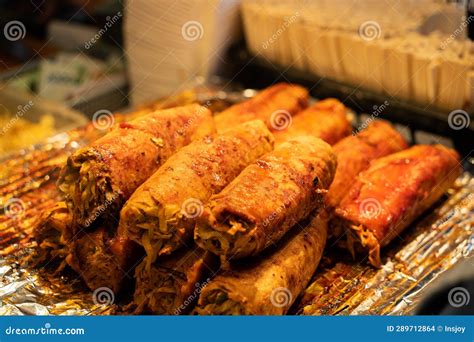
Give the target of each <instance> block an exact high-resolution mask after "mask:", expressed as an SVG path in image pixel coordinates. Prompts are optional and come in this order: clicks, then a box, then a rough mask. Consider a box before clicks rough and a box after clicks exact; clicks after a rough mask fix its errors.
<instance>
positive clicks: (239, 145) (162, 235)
mask: <svg viewBox="0 0 474 342" xmlns="http://www.w3.org/2000/svg"><path fill="white" fill-rule="evenodd" d="M272 149H273V135H272V134H271V133H270V131H269V130H268V129H267V128H266V126H265V124H264V123H263V122H262V121H260V120H254V121H250V122H246V123H243V124H241V125H238V126H237V127H235V128H233V129H230V130H227V131H225V132H224V133H222V134H219V135H217V136H215V137H208V138H205V139H204V140H202V141H196V142H194V143H192V144H190V145H188V146H186V147H184V148H182V149H181V150H180V151H178V152H177V153H176V154H175V155H174V156H173V157H171V158H170V159H169V160H168V161H167V162H166V163H165V164H164V165H163V166H162V167H161V168H160V169H159V170H158V171H157V172H156V173H155V174H153V176H151V177H150V178H149V179H148V180H147V181H146V182H145V183H144V184H143V185H142V186H140V187H139V188H138V189H137V190H136V191H135V193H134V194H133V195H132V197H131V198H130V199H129V200H128V201H127V203H126V204H125V206H124V208H123V209H122V211H121V213H120V226H119V234H120V235H121V236H127V237H129V238H131V239H133V240H134V241H136V242H137V243H139V244H140V245H142V246H144V247H145V250H146V252H147V255H148V257H149V258H148V259H149V260H150V261H151V262H153V261H154V260H155V259H156V257H157V256H158V255H163V254H169V253H171V252H172V251H174V250H176V249H178V248H179V247H181V246H183V245H184V244H186V243H187V242H189V240H192V233H193V230H194V225H195V219H196V217H197V216H198V215H199V213H200V211H201V210H202V206H203V204H204V203H205V202H207V200H208V199H209V198H210V197H211V195H213V194H215V193H218V192H219V191H221V190H222V189H223V188H224V187H225V186H226V185H227V184H228V183H229V182H230V181H232V180H233V179H234V178H235V177H236V176H237V175H238V174H239V173H240V172H241V171H242V170H243V169H244V168H245V167H246V166H247V165H248V164H250V163H252V162H254V161H255V160H256V159H257V158H258V157H260V156H262V155H263V154H265V153H267V152H269V151H271V150H272Z"/></svg>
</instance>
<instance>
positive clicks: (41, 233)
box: [33, 202, 72, 271]
mask: <svg viewBox="0 0 474 342" xmlns="http://www.w3.org/2000/svg"><path fill="white" fill-rule="evenodd" d="M71 224H72V217H71V215H70V213H69V211H68V209H67V206H66V203H65V202H58V203H56V205H54V206H53V207H52V208H51V209H50V210H48V211H46V212H44V213H43V214H42V215H41V218H40V220H39V222H38V224H37V225H36V227H35V228H34V230H33V234H34V239H35V240H36V242H37V244H38V247H37V249H36V253H35V264H37V265H42V264H44V263H48V264H49V263H51V262H54V263H55V264H56V263H57V262H59V267H58V269H57V271H60V270H62V269H63V268H64V266H65V263H64V258H65V257H66V255H67V254H68V253H69V248H68V243H67V242H68V238H67V232H68V231H70V228H69V227H70V226H71Z"/></svg>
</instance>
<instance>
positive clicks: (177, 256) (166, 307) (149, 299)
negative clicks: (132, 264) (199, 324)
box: [129, 246, 216, 315]
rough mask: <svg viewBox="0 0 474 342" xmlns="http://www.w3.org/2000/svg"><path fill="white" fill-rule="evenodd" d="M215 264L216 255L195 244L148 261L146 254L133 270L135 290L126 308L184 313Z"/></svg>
mask: <svg viewBox="0 0 474 342" xmlns="http://www.w3.org/2000/svg"><path fill="white" fill-rule="evenodd" d="M215 267H216V260H215V257H213V255H212V254H211V253H209V252H206V251H203V250H202V249H200V248H197V247H195V246H193V247H191V248H189V249H183V250H180V251H178V252H176V253H174V254H173V255H170V256H166V257H163V258H160V260H159V261H158V262H156V263H154V264H151V265H150V263H149V262H148V261H147V260H146V258H145V260H143V261H142V262H141V264H140V265H139V266H138V267H137V268H136V270H135V278H136V286H135V293H134V297H133V303H132V305H131V306H130V308H129V309H133V313H135V314H156V315H181V314H185V313H187V312H189V311H190V310H191V309H192V308H193V307H194V305H195V303H196V301H197V298H198V297H199V294H200V292H201V289H202V287H203V286H204V285H205V284H206V283H207V282H209V278H208V277H209V276H210V275H211V273H212V272H213V271H214V269H215Z"/></svg>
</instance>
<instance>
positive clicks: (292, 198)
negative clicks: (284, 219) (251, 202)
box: [263, 194, 296, 227]
mask: <svg viewBox="0 0 474 342" xmlns="http://www.w3.org/2000/svg"><path fill="white" fill-rule="evenodd" d="M295 201H296V194H291V195H290V196H288V198H287V200H286V201H285V202H284V203H282V204H281V205H280V206H279V207H278V208H276V209H275V210H274V211H272V212H271V214H270V215H268V216H267V217H266V218H265V219H264V220H263V226H264V227H267V226H269V225H270V224H271V223H272V222H273V221H274V220H275V219H276V218H277V217H278V216H279V215H280V214H281V213H282V212H284V211H285V210H286V209H287V208H288V207H289V206H290V205H291V203H292V202H295Z"/></svg>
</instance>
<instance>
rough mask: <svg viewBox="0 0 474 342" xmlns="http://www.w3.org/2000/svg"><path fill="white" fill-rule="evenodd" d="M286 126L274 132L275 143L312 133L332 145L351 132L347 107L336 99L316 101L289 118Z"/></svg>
mask: <svg viewBox="0 0 474 342" xmlns="http://www.w3.org/2000/svg"><path fill="white" fill-rule="evenodd" d="M286 126H287V127H285V125H282V126H281V128H282V129H281V130H277V131H275V132H274V134H275V142H276V143H277V144H279V143H282V142H284V141H286V140H289V139H291V138H294V137H297V136H300V135H313V136H315V137H317V138H320V139H322V140H324V141H325V142H327V143H328V144H330V145H334V144H335V143H337V142H338V141H339V140H341V139H342V138H344V137H345V136H347V135H349V134H350V133H351V124H350V122H349V120H348V119H347V108H346V107H345V106H344V105H343V104H342V103H341V102H339V101H338V100H336V99H325V100H322V101H319V102H316V103H315V104H314V105H312V106H311V107H309V108H307V109H305V110H303V111H302V112H300V113H298V115H296V116H295V117H294V118H292V119H291V120H289V121H288V123H287V125H286Z"/></svg>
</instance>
